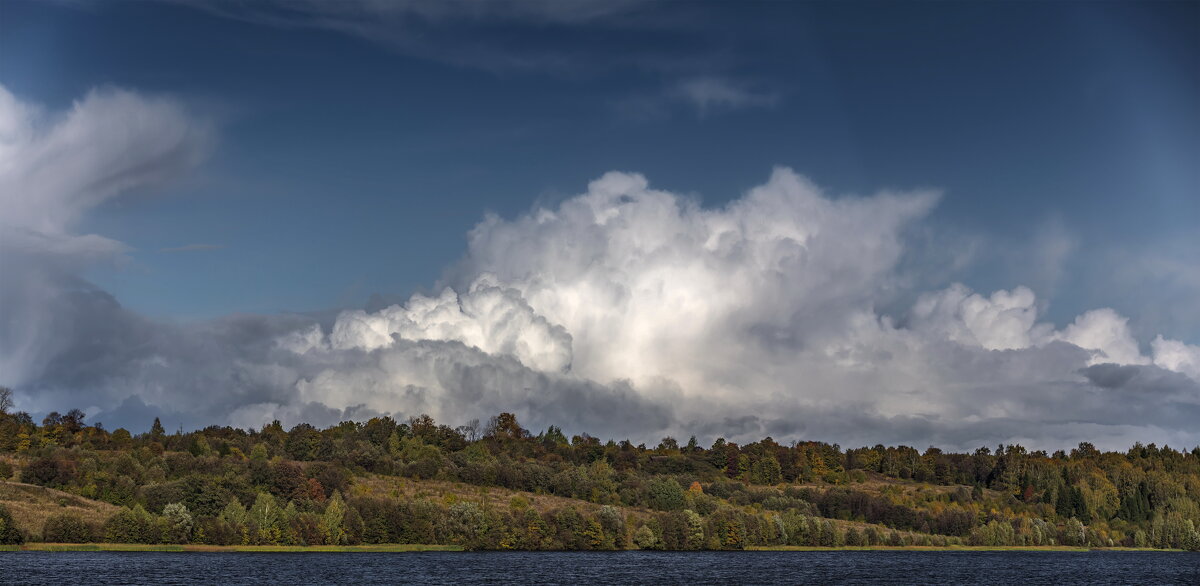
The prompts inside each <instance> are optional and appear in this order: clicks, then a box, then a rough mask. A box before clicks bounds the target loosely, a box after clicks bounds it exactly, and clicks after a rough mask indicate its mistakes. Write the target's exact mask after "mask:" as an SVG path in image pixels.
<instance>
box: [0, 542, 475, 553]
mask: <svg viewBox="0 0 1200 586" xmlns="http://www.w3.org/2000/svg"><path fill="white" fill-rule="evenodd" d="M461 550H462V548H461V547H458V546H456V545H423V544H419V543H394V544H380V545H307V546H306V545H143V544H136V543H26V544H25V545H9V546H0V551H167V552H246V553H256V552H257V553H262V552H272V553H293V552H314V553H316V552H370V553H391V552H411V551H461Z"/></svg>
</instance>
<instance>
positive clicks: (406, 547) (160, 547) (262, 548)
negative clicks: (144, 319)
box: [0, 543, 1182, 553]
mask: <svg viewBox="0 0 1200 586" xmlns="http://www.w3.org/2000/svg"><path fill="white" fill-rule="evenodd" d="M0 551H49V552H55V551H116V552H128V551H145V552H155V551H157V552H208V553H305V552H307V553H402V552H428V551H463V548H461V547H459V546H457V545H426V544H419V543H393V544H378V545H193V544H189V545H177V544H176V545H173V544H157V545H147V544H139V543H26V544H24V545H0ZM745 551H764V552H787V551H911V552H920V551H931V552H933V551H964V552H971V551H974V552H987V551H995V552H1022V551H1029V552H1038V551H1041V552H1087V551H1127V552H1168V551H1182V550H1178V549H1150V548H1137V547H1096V548H1087V547H1072V546H1065V545H1046V546H1024V547H1023V546H984V545H980V546H973V545H957V546H946V547H937V546H924V545H903V546H888V545H873V546H863V547H850V546H843V547H805V546H794V545H770V546H756V547H748V548H746V549H745Z"/></svg>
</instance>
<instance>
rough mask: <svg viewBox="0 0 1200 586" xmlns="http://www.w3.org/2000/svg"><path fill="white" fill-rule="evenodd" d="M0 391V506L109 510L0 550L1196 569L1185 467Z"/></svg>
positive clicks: (2, 536) (1198, 505)
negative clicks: (1142, 555) (102, 408)
mask: <svg viewBox="0 0 1200 586" xmlns="http://www.w3.org/2000/svg"><path fill="white" fill-rule="evenodd" d="M3 391H4V393H3V394H4V395H5V396H4V397H0V399H3V401H0V479H2V480H3V481H4V482H0V486H4V485H7V486H9V487H18V486H24V487H28V486H29V485H36V486H37V487H46V488H48V489H55V491H62V493H64V494H67V495H72V496H73V497H79V501H80V502H83V501H84V500H85V499H86V500H87V501H88V502H91V501H99V503H97V504H101V503H109V504H110V505H104V506H105V507H108V508H106V509H104V511H107V512H104V513H103V514H98V516H96V515H93V516H91V517H89V516H85V515H80V514H79V513H77V512H73V511H75V509H72V508H71V507H67V506H66V503H60V505H61V506H60V507H59V508H60V509H61V510H55V507H54V506H53V505H52V506H50V507H49V510H40V511H35V512H30V511H28V510H26V509H21V511H20V512H21V514H22V515H24V516H23V517H21V518H24V519H26V521H25V523H24V524H22V522H21V519H20V518H18V517H20V516H21V515H17V514H16V513H18V512H19V511H17V510H15V507H16V506H17V504H16V503H8V504H9V506H8V507H6V506H5V501H4V500H3V498H0V544H3V543H9V544H13V543H21V542H23V541H29V540H35V541H46V542H67V543H69V542H76V543H81V542H105V541H106V542H116V543H199V544H217V545H237V544H279V545H318V544H326V545H336V544H359V543H365V544H370V543H423V544H453V545H460V546H462V547H465V548H468V549H526V550H542V549H622V548H633V547H637V548H648V549H670V550H688V549H741V548H745V547H750V546H772V545H795V546H813V547H840V546H914V545H916V546H920V545H930V546H947V545H987V546H1009V545H1012V546H1040V545H1075V546H1086V547H1114V546H1126V547H1152V548H1178V549H1189V550H1200V533H1198V532H1197V527H1200V448H1195V449H1192V450H1191V451H1177V450H1174V449H1171V448H1168V447H1166V446H1163V447H1157V446H1155V445H1154V444H1150V445H1145V446H1143V445H1140V444H1139V445H1134V446H1133V447H1131V448H1130V449H1129V450H1128V451H1127V452H1124V453H1119V452H1101V451H1099V450H1097V449H1095V448H1094V447H1093V446H1092V445H1090V444H1087V443H1083V444H1080V445H1079V446H1078V447H1076V448H1074V449H1072V450H1070V451H1069V452H1067V451H1057V452H1054V453H1046V452H1043V451H1029V450H1027V449H1026V448H1023V447H1021V446H1019V445H1007V446H1006V445H1000V446H997V447H996V448H995V449H994V450H993V449H989V448H986V447H984V448H979V449H978V450H975V451H974V452H973V453H963V454H958V453H945V452H942V451H941V450H938V449H936V448H932V447H931V448H928V449H926V450H924V451H920V450H917V449H914V448H911V447H907V446H898V447H885V446H882V445H877V446H874V447H862V448H856V449H842V448H841V447H839V446H838V445H830V444H826V443H821V442H808V441H806V442H795V443H791V444H789V445H783V444H780V443H778V442H776V441H774V440H773V439H771V438H769V437H768V438H764V439H762V440H761V441H758V442H754V443H750V444H745V445H738V444H736V443H732V442H728V441H726V440H724V439H717V440H716V441H715V442H713V443H712V444H711V445H710V446H707V447H704V446H701V445H698V443H697V441H696V439H695V438H692V439H690V440H688V441H687V442H685V443H683V444H680V443H679V442H678V441H677V440H675V439H673V438H669V437H668V438H664V439H663V440H662V441H661V442H660V443H659V444H658V445H656V446H653V447H647V446H645V445H634V444H631V443H630V442H628V441H611V440H610V441H601V440H600V439H598V438H595V437H592V436H589V435H587V434H580V435H575V436H573V437H567V436H566V435H565V434H564V433H563V432H562V431H561V430H560V429H559V428H557V427H554V426H551V427H549V428H548V429H545V430H542V431H540V432H537V433H534V432H533V431H530V430H526V429H524V428H522V427H521V425H520V423H519V422H518V421H517V418H516V417H515V416H513V415H512V414H508V413H502V414H499V415H497V416H496V417H494V418H492V419H491V420H490V421H489V422H487V423H486V424H483V425H481V424H480V423H479V422H472V423H470V424H468V425H464V426H460V427H450V426H448V425H444V424H439V423H437V422H435V421H434V420H432V419H431V418H429V417H427V416H419V417H413V418H411V419H409V420H408V421H405V422H399V421H395V420H393V419H392V418H389V417H380V418H375V419H371V420H370V421H367V422H365V423H357V422H349V421H347V422H343V423H341V424H339V425H336V426H334V427H330V428H327V429H317V428H314V427H313V426H311V425H307V424H300V425H296V426H295V427H292V428H291V429H284V427H283V426H282V425H280V424H279V423H278V422H274V423H271V424H269V425H266V426H264V427H263V428H262V429H260V430H242V429H235V428H231V427H215V426H214V427H209V428H206V429H203V430H199V431H195V432H190V433H185V432H175V433H168V432H167V431H166V430H165V429H163V426H162V425H161V424H160V423H159V422H158V420H155V421H154V422H153V424H151V425H149V426H148V429H147V430H146V431H145V432H142V433H132V432H130V431H128V430H125V429H115V430H112V431H109V430H107V429H105V428H104V427H103V426H101V425H99V424H96V425H89V424H87V423H86V422H85V416H84V414H83V413H82V412H81V411H78V410H72V411H70V412H68V413H66V414H59V413H51V414H49V415H48V416H47V417H45V418H44V419H43V420H42V421H41V422H40V425H39V424H38V423H37V422H35V421H34V420H32V418H31V417H30V416H29V415H28V414H27V413H23V412H11V411H12V409H11V405H12V402H11V393H10V392H7V390H6V389H4V390H3ZM38 490H42V489H40V488H39V489H38ZM56 494H57V493H56ZM0 496H2V495H0ZM112 505H115V506H112ZM10 508H11V509H13V510H11V511H10V510H9V509H10ZM26 508H28V507H26ZM35 513H36V514H35ZM31 525H37V526H31Z"/></svg>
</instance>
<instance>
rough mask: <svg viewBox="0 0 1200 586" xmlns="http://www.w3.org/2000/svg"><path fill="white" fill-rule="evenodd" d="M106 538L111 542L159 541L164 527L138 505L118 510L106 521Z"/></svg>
mask: <svg viewBox="0 0 1200 586" xmlns="http://www.w3.org/2000/svg"><path fill="white" fill-rule="evenodd" d="M104 540H105V541H108V542H110V543H159V542H160V541H161V540H162V528H161V527H160V526H159V523H158V519H156V518H155V517H154V515H152V514H150V513H148V512H147V511H146V509H143V508H142V506H141V505H137V506H135V507H133V508H132V509H125V510H123V511H120V512H118V513H117V514H115V515H113V516H112V517H110V518H109V520H108V521H107V522H106V523H104Z"/></svg>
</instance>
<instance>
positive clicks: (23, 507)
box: [0, 481, 121, 538]
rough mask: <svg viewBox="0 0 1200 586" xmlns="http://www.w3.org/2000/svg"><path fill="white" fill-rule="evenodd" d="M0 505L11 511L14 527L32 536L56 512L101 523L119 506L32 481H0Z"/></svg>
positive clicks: (37, 534) (39, 534) (39, 532)
mask: <svg viewBox="0 0 1200 586" xmlns="http://www.w3.org/2000/svg"><path fill="white" fill-rule="evenodd" d="M0 504H3V505H4V506H5V507H7V508H8V510H9V512H10V513H12V516H13V521H14V522H16V525H17V527H19V528H21V529H23V530H25V531H26V532H27V533H28V534H30V535H32V536H34V537H35V538H37V537H40V536H41V534H42V527H43V526H44V525H45V524H46V519H47V518H49V517H50V516H51V515H55V514H58V513H67V512H70V513H77V514H78V515H79V516H80V517H83V519H84V520H86V521H88V522H90V523H94V524H96V525H101V524H103V523H104V522H105V521H107V520H108V518H109V517H111V516H112V515H113V514H114V513H116V512H117V511H119V510H121V508H120V507H118V506H116V505H112V504H109V503H105V502H101V501H94V500H91V499H87V498H83V497H81V496H76V495H73V494H70V493H66V492H62V491H60V490H54V489H52V488H45V487H42V486H36V485H33V484H24V483H20V482H9V481H0Z"/></svg>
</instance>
